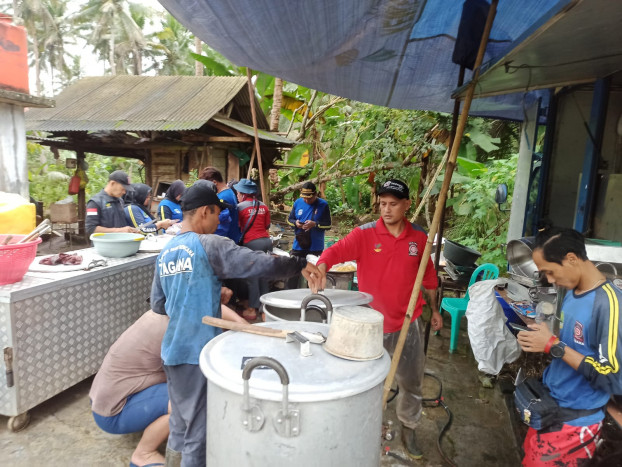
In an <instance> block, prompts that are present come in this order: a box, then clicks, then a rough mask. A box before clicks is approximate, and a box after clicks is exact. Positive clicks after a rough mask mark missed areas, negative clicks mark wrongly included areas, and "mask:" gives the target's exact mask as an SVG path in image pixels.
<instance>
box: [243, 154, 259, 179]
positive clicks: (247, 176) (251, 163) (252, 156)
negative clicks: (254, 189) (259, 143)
mask: <svg viewBox="0 0 622 467" xmlns="http://www.w3.org/2000/svg"><path fill="white" fill-rule="evenodd" d="M256 151H257V148H256V147H255V146H253V152H252V154H251V160H250V162H249V163H248V173H247V174H246V178H248V179H249V180H250V178H251V170H252V168H253V163H254V162H255V152H256Z"/></svg>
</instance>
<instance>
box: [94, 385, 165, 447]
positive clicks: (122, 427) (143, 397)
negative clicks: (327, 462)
mask: <svg viewBox="0 0 622 467" xmlns="http://www.w3.org/2000/svg"><path fill="white" fill-rule="evenodd" d="M167 413H168V390H167V388H166V383H160V384H156V385H154V386H149V387H148V388H147V389H143V390H142V391H140V392H137V393H136V394H132V395H131V396H129V397H128V398H127V402H126V403H125V406H123V410H121V412H119V413H118V414H116V415H113V416H112V417H102V416H101V415H98V414H96V413H95V412H93V418H94V419H95V423H97V426H98V427H100V428H101V429H102V430H104V431H105V432H106V433H111V434H113V435H125V434H127V433H135V432H137V431H143V430H144V429H145V428H147V427H148V426H149V425H151V423H153V422H154V421H155V420H157V419H158V418H160V417H161V416H162V415H166V414H167Z"/></svg>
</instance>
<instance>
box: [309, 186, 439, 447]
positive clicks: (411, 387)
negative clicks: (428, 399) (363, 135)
mask: <svg viewBox="0 0 622 467" xmlns="http://www.w3.org/2000/svg"><path fill="white" fill-rule="evenodd" d="M378 196H379V198H380V219H378V220H377V221H375V222H370V223H369V224H365V225H362V226H360V227H357V228H355V229H354V230H353V231H352V232H350V233H349V234H348V235H347V236H346V237H344V238H343V239H341V240H340V241H338V242H337V243H335V244H334V245H333V246H331V247H330V248H327V249H326V250H324V253H322V256H320V259H319V260H318V263H317V266H318V268H319V269H320V272H321V273H322V274H324V275H325V274H326V271H328V270H329V269H330V268H331V267H332V266H333V265H334V264H337V263H343V262H344V261H352V260H355V261H356V264H357V277H358V284H359V290H361V291H362V292H367V293H370V294H371V295H373V297H374V300H373V301H372V302H371V307H372V308H374V309H375V310H378V311H379V312H381V313H382V314H383V315H384V347H385V349H387V351H388V352H389V354H391V355H393V351H394V350H395V347H396V345H397V340H398V337H399V331H400V329H401V328H402V323H403V321H404V317H405V316H406V311H407V309H408V302H409V301H410V295H411V293H412V288H413V285H414V283H415V279H416V277H417V271H418V270H419V264H420V262H421V255H422V254H423V250H424V248H425V244H426V242H427V234H426V233H425V232H424V231H423V230H422V229H421V227H419V226H417V225H415V224H411V223H410V222H408V220H407V219H406V217H405V214H406V211H408V209H409V208H410V205H411V201H410V199H409V190H408V186H407V185H406V184H405V183H404V182H402V181H401V180H389V181H387V182H385V183H384V184H383V185H382V186H381V187H380V188H379V189H378ZM437 286H438V281H437V277H436V271H435V270H434V265H433V264H432V261H431V260H429V261H428V264H427V266H426V272H425V276H424V279H423V287H424V289H425V291H426V296H427V298H428V301H429V304H430V306H431V308H432V328H433V329H434V330H439V329H441V328H442V327H443V318H442V317H441V315H440V313H439V312H438V303H437V299H436V288H437ZM424 304H425V302H424V300H423V297H422V295H421V294H420V295H419V298H418V299H417V304H416V306H415V310H414V313H413V320H412V322H411V324H410V328H409V330H408V337H407V338H406V342H405V344H404V349H403V352H402V356H401V359H400V362H399V365H398V368H397V373H396V380H397V384H398V385H399V389H400V392H399V395H398V398H397V408H396V410H397V417H398V419H399V420H400V422H401V423H402V440H403V441H404V446H405V447H406V448H407V449H408V451H409V452H410V454H411V456H412V457H414V458H417V459H418V458H421V457H423V453H422V452H421V450H420V449H419V447H418V446H417V442H416V438H415V428H416V426H417V423H418V421H419V419H420V418H421V412H422V406H421V398H422V396H421V394H422V384H423V375H424V368H425V354H424V349H423V324H422V320H421V318H420V317H421V312H422V308H423V305H424Z"/></svg>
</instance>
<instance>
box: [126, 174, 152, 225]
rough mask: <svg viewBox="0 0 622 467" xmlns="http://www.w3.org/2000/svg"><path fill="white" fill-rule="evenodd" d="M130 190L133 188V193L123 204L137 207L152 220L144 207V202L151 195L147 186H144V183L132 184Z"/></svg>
mask: <svg viewBox="0 0 622 467" xmlns="http://www.w3.org/2000/svg"><path fill="white" fill-rule="evenodd" d="M132 188H134V192H133V193H131V194H130V196H128V197H127V198H128V199H127V201H126V202H125V203H126V204H133V205H135V206H138V207H139V208H140V209H141V210H142V211H143V212H144V213H145V214H146V215H147V216H148V217H149V219H153V216H152V215H151V213H150V212H149V209H148V208H147V207H146V206H145V200H146V199H147V197H148V196H149V194H150V193H151V187H150V186H149V185H145V184H144V183H132Z"/></svg>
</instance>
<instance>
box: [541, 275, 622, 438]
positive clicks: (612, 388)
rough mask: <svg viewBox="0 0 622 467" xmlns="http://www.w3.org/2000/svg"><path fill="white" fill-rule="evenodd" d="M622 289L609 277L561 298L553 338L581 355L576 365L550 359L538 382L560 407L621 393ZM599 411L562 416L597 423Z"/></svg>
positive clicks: (589, 404) (599, 403)
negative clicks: (558, 323)
mask: <svg viewBox="0 0 622 467" xmlns="http://www.w3.org/2000/svg"><path fill="white" fill-rule="evenodd" d="M621 302H622V291H620V289H618V288H617V287H616V286H615V285H614V284H613V283H611V282H610V281H607V282H605V283H604V284H603V285H601V286H600V287H597V288H596V289H593V290H590V291H588V292H586V293H583V294H581V295H577V294H575V293H574V291H570V292H568V293H567V294H566V296H565V297H564V301H563V303H562V317H561V319H562V328H561V331H560V335H559V338H560V340H561V341H562V342H564V343H565V344H566V345H567V346H568V347H570V348H572V349H574V350H576V351H577V352H579V353H581V354H583V355H585V358H584V359H583V361H582V362H581V364H580V365H579V368H578V369H577V370H574V369H573V368H571V367H570V366H569V365H568V364H567V363H565V362H564V361H562V360H561V359H554V360H553V361H552V362H551V364H550V365H549V366H548V367H547V369H546V370H545V371H544V383H545V384H546V386H547V387H548V388H549V389H550V390H551V395H552V396H553V397H554V398H555V400H557V402H558V403H559V405H560V406H561V407H568V408H572V409H596V408H598V407H604V406H605V405H606V404H607V401H608V400H609V397H610V396H611V394H622V372H621V371H620V362H621V361H622V320H620V303H621ZM603 417H604V412H603V411H600V412H597V413H596V414H593V415H588V416H587V417H582V418H579V419H577V420H573V421H570V422H566V423H567V424H569V425H573V426H587V425H591V424H594V423H598V422H599V421H600V420H602V418H603Z"/></svg>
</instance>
